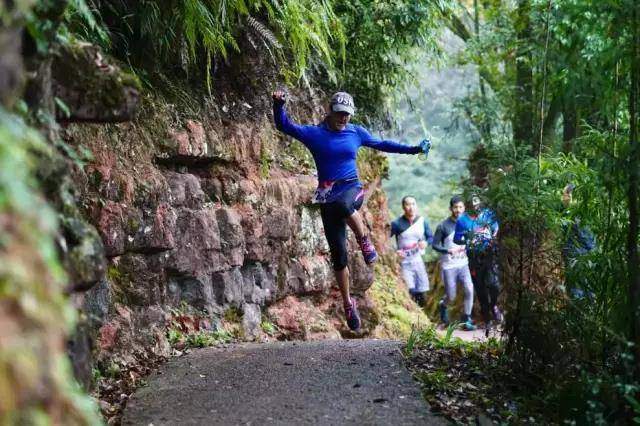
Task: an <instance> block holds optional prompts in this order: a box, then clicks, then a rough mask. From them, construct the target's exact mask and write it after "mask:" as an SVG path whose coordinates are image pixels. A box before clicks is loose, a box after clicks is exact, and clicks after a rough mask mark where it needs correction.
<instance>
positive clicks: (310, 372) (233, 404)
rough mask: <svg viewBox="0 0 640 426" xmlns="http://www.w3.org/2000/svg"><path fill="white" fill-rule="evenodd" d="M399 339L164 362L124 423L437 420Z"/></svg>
mask: <svg viewBox="0 0 640 426" xmlns="http://www.w3.org/2000/svg"><path fill="white" fill-rule="evenodd" d="M399 348H400V344H399V343H398V342H392V341H383V340H328V341H320V342H279V343H272V344H244V345H234V346H229V347H226V348H208V349H201V350H197V351H194V352H192V353H190V354H188V355H186V356H183V357H181V358H176V359H173V360H171V361H169V362H168V363H167V364H165V365H164V366H163V368H161V370H160V371H159V372H158V373H157V374H154V375H153V376H151V377H150V378H149V381H148V385H147V386H145V387H143V388H141V389H139V390H138V391H137V392H136V393H135V394H134V396H133V397H132V399H131V400H130V401H129V403H128V405H127V408H126V410H125V414H124V420H123V424H125V425H145V426H147V425H149V424H153V425H154V426H159V425H177V424H202V425H205V424H206V425H213V424H220V425H222V424H224V425H257V424H260V425H262V424H296V425H298V424H320V425H335V424H366V425H391V424H402V425H425V424H433V425H441V424H447V422H446V421H445V420H444V419H442V418H439V417H436V416H435V415H433V414H431V413H430V412H429V409H428V407H427V405H426V403H425V402H424V400H423V399H422V396H421V394H420V389H419V388H418V386H417V384H416V383H415V382H414V381H413V379H412V378H411V376H410V374H409V372H408V371H407V370H406V369H405V368H404V366H403V364H402V357H401V354H400V352H399Z"/></svg>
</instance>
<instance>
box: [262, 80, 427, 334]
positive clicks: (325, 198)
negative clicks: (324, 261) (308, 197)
mask: <svg viewBox="0 0 640 426" xmlns="http://www.w3.org/2000/svg"><path fill="white" fill-rule="evenodd" d="M272 98H273V116H274V120H275V124H276V128H277V129H278V130H280V131H281V132H283V133H285V134H287V135H289V136H292V137H293V138H295V139H297V140H299V141H300V142H302V143H303V144H304V146H306V147H307V148H308V149H309V151H311V155H312V156H313V159H314V160H315V163H316V168H317V169H318V188H317V190H316V192H315V195H314V202H316V203H319V204H320V214H321V216H322V222H323V225H324V232H325V236H326V237H327V242H328V243H329V248H330V250H331V261H332V263H333V269H334V271H335V274H336V280H337V281H338V285H339V287H340V292H341V293H342V298H343V302H344V309H345V315H346V317H347V324H348V325H349V328H351V329H352V330H358V329H359V328H360V315H359V314H358V309H357V306H356V303H355V300H354V299H352V298H351V297H350V294H349V270H348V268H347V263H348V257H347V233H346V224H349V227H350V228H351V229H352V230H353V232H354V234H355V235H356V239H357V240H358V244H359V245H360V249H361V250H362V254H363V256H364V259H365V262H366V263H367V264H371V263H373V262H375V260H376V259H377V257H378V255H377V253H376V249H375V247H374V246H373V243H371V240H370V239H369V236H368V235H367V229H366V227H365V226H364V223H363V221H362V218H361V216H360V214H359V213H358V210H359V209H360V207H361V206H362V202H363V200H364V191H363V186H362V183H360V180H359V179H358V170H357V168H356V156H357V153H358V149H359V148H360V147H361V146H366V147H369V148H373V149H377V150H379V151H384V152H392V153H401V154H418V153H420V152H422V149H421V148H420V146H408V145H403V144H399V143H397V142H392V141H386V140H380V139H377V138H374V137H373V136H371V134H369V132H368V131H367V130H366V129H365V128H364V127H361V126H358V125H354V124H350V123H349V120H350V119H351V116H352V115H353V114H354V113H355V105H354V102H353V98H352V97H351V95H349V94H348V93H345V92H338V93H336V94H334V95H333V96H332V97H331V100H330V102H329V113H328V114H327V116H326V117H325V119H324V121H322V122H321V123H320V124H318V125H299V124H296V123H293V122H292V121H291V120H289V118H288V117H287V114H286V112H285V108H284V104H285V102H286V94H285V92H284V91H281V90H278V91H275V92H273V94H272Z"/></svg>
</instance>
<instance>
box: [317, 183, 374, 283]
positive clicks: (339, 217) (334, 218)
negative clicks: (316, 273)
mask: <svg viewBox="0 0 640 426" xmlns="http://www.w3.org/2000/svg"><path fill="white" fill-rule="evenodd" d="M363 201H364V190H363V189H362V188H361V187H360V185H354V186H353V187H351V188H348V189H346V190H344V192H343V193H342V194H340V196H339V197H338V198H337V199H336V200H335V201H333V202H331V203H325V204H321V205H320V215H321V216H322V224H323V225H324V234H325V236H326V237H327V242H328V243H329V249H330V250H331V263H332V264H333V269H334V270H335V271H341V270H343V269H344V268H346V267H347V264H348V261H349V259H348V256H347V222H346V219H347V218H348V217H349V216H351V215H352V214H353V213H354V212H355V211H356V210H359V209H360V207H362V202H363Z"/></svg>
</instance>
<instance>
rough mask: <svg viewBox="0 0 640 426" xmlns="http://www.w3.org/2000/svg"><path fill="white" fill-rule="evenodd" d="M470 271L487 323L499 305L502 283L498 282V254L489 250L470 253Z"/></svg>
mask: <svg viewBox="0 0 640 426" xmlns="http://www.w3.org/2000/svg"><path fill="white" fill-rule="evenodd" d="M469 269H470V270H471V278H472V279H473V287H474V289H475V291H476V295H477V296H478V302H480V310H481V311H482V317H483V319H484V320H485V321H489V320H490V319H491V315H492V313H493V307H494V306H496V305H497V304H498V296H499V295H500V281H499V280H498V263H497V262H496V254H495V252H494V251H493V250H491V249H488V251H487V252H484V253H473V252H472V253H469Z"/></svg>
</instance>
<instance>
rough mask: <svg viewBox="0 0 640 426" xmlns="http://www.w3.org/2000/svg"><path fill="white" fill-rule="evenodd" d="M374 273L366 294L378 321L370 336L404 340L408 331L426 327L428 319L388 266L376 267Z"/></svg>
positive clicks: (409, 332)
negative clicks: (374, 277) (372, 303)
mask: <svg viewBox="0 0 640 426" xmlns="http://www.w3.org/2000/svg"><path fill="white" fill-rule="evenodd" d="M389 262H390V261H389ZM375 273H376V280H375V281H374V283H373V285H372V286H371V288H370V289H369V290H368V292H367V293H368V295H369V296H370V297H371V299H372V300H373V302H374V305H375V307H374V315H375V316H377V320H378V326H377V327H376V329H375V330H374V331H373V333H372V334H373V336H375V337H381V338H392V339H407V338H408V337H409V335H410V334H411V330H412V327H414V326H420V327H426V326H427V325H429V324H430V322H429V318H428V317H427V316H426V315H425V313H424V312H423V311H422V310H421V309H420V308H419V307H418V306H417V305H416V304H415V303H414V302H413V300H412V299H411V297H410V296H409V292H408V291H407V289H406V288H404V286H403V285H402V283H401V281H400V278H399V277H398V276H397V275H396V273H395V271H394V269H392V268H391V267H390V266H388V263H387V264H385V263H380V264H378V265H376V268H375Z"/></svg>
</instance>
